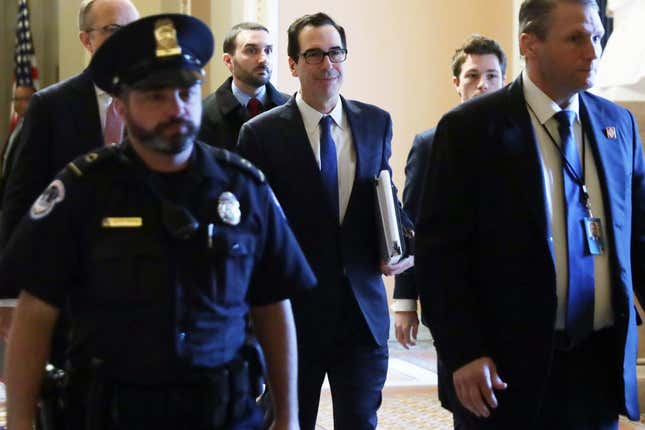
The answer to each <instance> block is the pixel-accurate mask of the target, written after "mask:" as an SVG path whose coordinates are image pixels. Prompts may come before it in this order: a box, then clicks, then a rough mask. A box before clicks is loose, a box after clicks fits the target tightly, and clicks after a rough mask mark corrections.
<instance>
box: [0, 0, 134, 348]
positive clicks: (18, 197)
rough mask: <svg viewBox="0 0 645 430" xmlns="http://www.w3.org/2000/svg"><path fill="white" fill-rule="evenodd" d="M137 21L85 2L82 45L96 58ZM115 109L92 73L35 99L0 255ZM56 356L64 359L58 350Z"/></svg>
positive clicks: (105, 2) (95, 141)
mask: <svg viewBox="0 0 645 430" xmlns="http://www.w3.org/2000/svg"><path fill="white" fill-rule="evenodd" d="M138 17H139V12H138V11H137V9H136V8H135V7H134V5H133V4H132V3H131V2H130V1H129V0H84V1H83V2H81V5H80V8H79V28H80V33H79V38H80V40H81V43H82V44H83V46H84V47H85V49H87V51H88V52H89V53H90V54H94V52H95V51H96V50H97V49H98V47H99V46H101V44H102V43H103V42H104V41H105V40H106V39H107V38H108V37H109V36H111V35H112V33H114V32H115V31H117V30H118V29H119V28H120V27H122V26H124V25H126V24H128V23H130V22H132V21H134V20H136V19H137V18H138ZM110 106H111V97H110V96H109V95H108V94H107V93H104V92H102V91H100V90H98V89H97V88H96V87H95V86H94V83H93V82H92V80H91V79H90V76H89V71H88V70H85V71H83V72H82V73H81V74H79V75H76V76H73V77H71V78H69V79H67V80H65V81H62V82H60V83H57V84H54V85H52V86H50V87H47V88H45V89H43V90H41V91H39V92H37V93H36V94H34V96H33V97H32V99H31V102H30V103H29V108H28V109H27V113H26V114H25V119H24V124H23V129H22V136H21V140H20V142H19V151H18V152H17V154H16V156H15V162H14V164H13V168H12V172H11V176H10V177H9V178H8V181H7V184H6V188H5V193H4V197H3V204H2V208H3V210H2V220H1V222H0V249H4V248H5V246H6V245H7V243H8V241H9V239H10V238H11V235H12V234H13V232H14V230H15V229H16V227H17V226H18V223H19V221H20V220H21V218H22V217H23V215H24V214H25V213H27V210H28V209H29V207H30V206H31V204H32V203H33V202H34V200H35V199H36V197H38V195H39V194H40V193H41V192H42V191H43V190H44V189H45V188H46V187H47V184H48V183H49V182H50V181H51V180H52V179H53V178H54V176H55V175H56V173H58V171H59V170H61V169H62V168H63V167H65V165H66V164H67V163H69V162H70V161H72V160H73V159H75V158H76V157H78V156H79V155H81V154H83V153H85V152H88V151H89V150H91V149H93V148H96V147H97V146H100V145H102V144H103V143H104V142H105V140H104V137H105V138H107V137H108V136H107V135H105V136H104V134H103V128H105V124H106V122H108V117H109V116H110V115H109V113H108V112H106V110H108V109H109V107H110ZM110 140H112V139H110ZM19 289H20V286H19V285H2V286H1V288H0V297H2V298H8V299H10V298H14V297H17V295H18V291H19ZM2 304H3V305H7V304H11V303H10V302H9V301H4V302H3V303H2ZM0 306H1V305H0ZM11 313H12V308H11V307H0V325H1V326H3V327H4V328H5V329H6V328H8V324H9V323H10V321H11ZM55 352H56V354H55V355H58V354H59V353H62V351H60V350H59V349H58V348H55ZM54 361H56V360H54Z"/></svg>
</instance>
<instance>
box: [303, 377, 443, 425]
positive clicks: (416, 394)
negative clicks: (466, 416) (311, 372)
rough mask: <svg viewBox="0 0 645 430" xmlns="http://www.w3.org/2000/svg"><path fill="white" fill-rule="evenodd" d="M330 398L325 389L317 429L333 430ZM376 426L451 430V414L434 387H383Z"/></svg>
mask: <svg viewBox="0 0 645 430" xmlns="http://www.w3.org/2000/svg"><path fill="white" fill-rule="evenodd" d="M333 428H334V421H333V416H332V407H331V397H330V396H329V390H324V391H323V395H322V397H321V400H320V410H319V412H318V424H317V425H316V429H317V430H332V429H333ZM378 428H379V429H383V430H402V429H406V430H407V429H414V430H417V429H418V430H423V429H432V430H452V416H451V415H450V413H449V412H447V411H446V410H445V409H443V408H442V407H441V405H440V404H439V400H437V392H436V389H434V388H423V387H419V388H416V387H406V388H386V389H385V390H384V391H383V405H382V406H381V409H379V412H378Z"/></svg>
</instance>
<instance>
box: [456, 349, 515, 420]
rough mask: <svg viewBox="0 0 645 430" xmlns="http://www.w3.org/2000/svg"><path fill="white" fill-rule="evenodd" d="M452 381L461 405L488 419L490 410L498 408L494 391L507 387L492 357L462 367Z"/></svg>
mask: <svg viewBox="0 0 645 430" xmlns="http://www.w3.org/2000/svg"><path fill="white" fill-rule="evenodd" d="M452 381H453V383H454V384H455V391H456V392H457V397H458V398H459V401H460V402H461V404H462V405H463V406H464V407H465V408H466V409H468V410H469V411H470V412H472V413H473V414H475V415H476V416H478V417H479V418H486V417H488V416H489V415H490V409H489V408H492V409H495V408H497V398H496V397H495V392H494V390H505V389H506V387H507V384H506V382H504V381H502V379H501V378H500V377H499V375H498V374H497V368H496V367H495V363H494V362H493V360H492V359H491V358H490V357H481V358H478V359H477V360H474V361H471V362H470V363H468V364H466V365H464V366H462V367H460V368H459V369H457V370H456V371H455V372H454V373H453V374H452Z"/></svg>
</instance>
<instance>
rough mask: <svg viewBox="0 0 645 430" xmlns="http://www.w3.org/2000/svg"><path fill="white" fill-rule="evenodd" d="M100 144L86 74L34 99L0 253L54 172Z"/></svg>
mask: <svg viewBox="0 0 645 430" xmlns="http://www.w3.org/2000/svg"><path fill="white" fill-rule="evenodd" d="M102 144H103V134H102V130H101V120H100V116H99V108H98V103H97V101H96V92H95V90H94V84H93V83H92V80H91V79H90V76H89V71H88V70H85V71H84V72H82V73H81V74H79V75H76V76H74V77H71V78H69V79H67V80H65V81H62V82H59V83H57V84H55V85H52V86H50V87H47V88H45V89H43V90H40V91H38V92H37V93H35V94H34V95H33V97H32V98H31V101H30V102H29V108H28V109H27V112H26V114H25V119H24V124H23V128H22V135H21V141H20V145H19V146H18V152H17V154H16V156H15V162H14V163H13V166H12V171H11V175H10V176H9V178H8V181H7V184H6V188H5V193H4V200H3V205H2V207H3V214H2V222H1V224H0V249H1V248H4V246H5V245H6V244H7V241H8V240H9V238H10V236H11V234H12V233H13V231H14V230H15V228H16V227H17V225H18V222H19V221H20V219H21V218H22V216H23V215H24V214H25V213H26V212H27V211H28V209H29V207H30V206H31V204H32V203H33V201H34V200H35V199H36V197H38V195H39V194H40V193H41V192H42V191H43V190H44V189H45V187H46V186H47V185H48V184H49V182H51V181H52V180H53V179H54V177H55V176H56V174H57V173H58V171H59V170H61V169H62V168H63V167H65V165H66V164H67V163H69V162H70V161H72V160H74V159H75V158H76V157H78V156H79V155H81V154H84V153H86V152H88V151H90V150H91V149H93V148H96V147H97V146H100V145H102ZM3 293H4V290H3Z"/></svg>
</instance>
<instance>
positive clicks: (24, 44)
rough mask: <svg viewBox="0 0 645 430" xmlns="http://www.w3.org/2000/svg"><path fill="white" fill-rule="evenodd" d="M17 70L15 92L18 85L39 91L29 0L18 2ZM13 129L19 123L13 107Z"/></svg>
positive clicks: (19, 0) (15, 72) (15, 71)
mask: <svg viewBox="0 0 645 430" xmlns="http://www.w3.org/2000/svg"><path fill="white" fill-rule="evenodd" d="M14 59H15V62H16V68H15V70H14V82H13V92H14V93H15V89H16V85H20V86H27V87H34V88H36V89H38V68H37V66H36V52H35V50H34V44H33V42H32V39H31V25H30V23H29V5H28V4H27V0H18V26H17V27H16V52H15V54H14ZM10 112H11V128H12V129H13V127H14V126H15V123H16V122H17V121H18V116H17V115H16V113H15V112H14V111H13V103H12V105H11V110H10Z"/></svg>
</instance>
